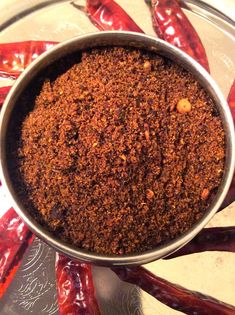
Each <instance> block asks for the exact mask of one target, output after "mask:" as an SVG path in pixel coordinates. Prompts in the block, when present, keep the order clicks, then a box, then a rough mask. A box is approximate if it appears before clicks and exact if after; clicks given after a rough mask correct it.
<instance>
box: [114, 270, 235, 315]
mask: <svg viewBox="0 0 235 315" xmlns="http://www.w3.org/2000/svg"><path fill="white" fill-rule="evenodd" d="M112 270H113V271H114V272H115V273H116V274H117V275H118V277H119V278H120V279H121V280H123V281H127V282H130V283H132V284H135V285H138V286H139V287H140V288H141V289H143V290H144V291H146V292H147V293H149V294H151V295H152V296H154V297H155V298H156V299H158V300H159V301H160V302H162V303H164V304H166V305H168V306H169V307H171V308H173V309H175V310H177V311H181V312H184V313H185V314H191V315H194V314H197V315H215V314H216V315H234V314H235V307H233V306H232V305H229V304H226V303H222V302H220V301H218V300H216V299H214V298H212V297H210V296H207V295H204V294H201V293H198V292H195V291H190V290H187V289H185V288H183V287H181V286H179V285H176V284H173V283H171V282H169V281H166V280H164V279H162V278H160V277H157V276H155V275H154V274H152V273H151V272H150V271H148V270H146V269H145V268H143V267H133V268H128V267H117V268H112Z"/></svg>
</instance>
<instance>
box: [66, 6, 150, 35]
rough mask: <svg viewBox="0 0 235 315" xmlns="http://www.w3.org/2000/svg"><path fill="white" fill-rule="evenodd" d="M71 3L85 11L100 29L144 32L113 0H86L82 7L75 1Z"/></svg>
mask: <svg viewBox="0 0 235 315" xmlns="http://www.w3.org/2000/svg"><path fill="white" fill-rule="evenodd" d="M72 5H73V6H74V7H76V8H78V9H82V10H83V11H85V12H86V13H87V15H88V17H89V19H90V20H91V22H92V23H93V24H94V25H95V26H96V27H97V28H98V29H99V30H101V31H112V30H116V31H132V32H139V33H144V32H143V31H142V29H141V28H140V27H139V26H138V25H137V24H136V23H135V22H134V20H133V19H132V18H131V17H130V16H129V15H128V14H127V13H126V12H125V11H124V10H123V9H122V7H121V6H120V5H119V4H117V3H116V2H115V1H113V0H96V1H94V0H87V1H86V7H85V8H82V7H81V6H79V5H76V4H75V3H72Z"/></svg>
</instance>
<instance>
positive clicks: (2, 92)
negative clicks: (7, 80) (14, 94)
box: [0, 86, 11, 106]
mask: <svg viewBox="0 0 235 315" xmlns="http://www.w3.org/2000/svg"><path fill="white" fill-rule="evenodd" d="M10 89H11V86H2V87H0V106H2V104H3V103H4V101H5V98H6V96H7V94H8V92H9V91H10Z"/></svg>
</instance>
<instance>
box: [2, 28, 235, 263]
mask: <svg viewBox="0 0 235 315" xmlns="http://www.w3.org/2000/svg"><path fill="white" fill-rule="evenodd" d="M117 45H123V46H129V47H138V48H144V49H145V50H149V51H152V52H156V53H158V54H160V55H163V56H165V57H167V58H169V59H171V60H172V61H174V62H176V63H178V64H180V65H181V66H182V67H184V68H186V69H187V70H188V71H190V72H191V73H192V74H193V75H194V76H195V77H196V78H197V79H198V81H199V82H200V83H201V85H202V86H203V87H204V88H205V90H206V91H207V92H208V93H209V94H210V96H211V97H212V99H213V100H214V102H215V104H216V106H217V108H218V110H219V113H220V115H221V118H222V121H223V127H224V130H225V133H226V160H225V172H224V176H223V179H222V183H221V185H220V187H219V189H218V192H217V194H216V196H215V198H214V200H213V202H212V204H211V206H210V208H209V209H208V211H207V212H206V214H205V215H204V216H203V218H202V219H201V220H200V221H198V222H197V223H196V224H195V225H194V226H193V227H192V228H191V229H190V230H189V231H188V232H187V233H185V234H184V235H182V236H180V237H178V238H176V239H175V240H173V241H171V242H169V243H167V244H165V245H162V246H159V247H156V248H155V249H153V250H150V251H147V252H143V253H138V254H133V255H121V256H114V255H112V256H111V255H99V254H95V253H91V252H87V251H84V250H81V249H79V248H76V247H74V246H71V245H69V244H67V243H65V242H62V241H61V240H59V239H58V238H56V237H55V236H53V235H52V234H51V233H49V232H48V231H46V230H45V229H44V228H43V227H42V226H40V225H39V224H38V223H37V222H36V221H35V220H34V219H33V218H32V217H31V216H30V214H29V213H28V212H27V210H26V209H25V208H24V207H23V206H22V203H21V201H20V200H19V198H18V197H17V195H16V193H15V191H14V187H13V185H12V183H11V180H10V176H9V173H8V164H7V163H8V161H7V158H6V143H7V141H8V139H7V130H8V128H9V126H10V124H11V120H12V115H13V109H14V107H15V106H16V105H17V100H18V98H19V96H20V94H21V93H22V91H23V90H24V89H25V88H26V87H27V86H28V85H29V83H30V82H32V80H33V78H34V77H35V76H37V74H38V73H39V72H40V71H41V70H43V69H45V68H46V67H47V66H48V65H50V64H52V63H54V62H55V61H57V60H59V59H60V58H62V57H64V56H66V55H68V54H70V53H73V52H75V51H81V50H85V49H87V48H91V47H97V46H117ZM0 135H1V138H0V152H1V156H0V157H1V163H0V176H1V177H0V178H1V181H2V183H3V186H4V187H5V190H6V194H7V196H8V197H9V198H10V199H11V201H12V205H13V207H14V209H15V210H16V211H17V213H18V214H19V216H20V217H21V218H22V219H23V220H24V221H25V223H26V224H27V225H28V227H29V229H30V230H31V231H32V232H33V233H35V234H36V235H37V236H38V237H40V238H41V239H42V240H44V241H45V242H46V243H47V244H49V245H51V246H52V247H53V248H55V249H56V250H57V251H59V252H61V253H64V254H66V255H68V256H70V257H74V258H77V259H80V260H82V261H85V262H90V263H94V264H99V265H104V266H111V265H113V266H114V265H116V266H118V265H138V264H145V263H147V262H151V261H153V260H156V259H159V258H162V257H164V256H167V255H169V254H170V253H172V252H174V251H176V250H177V249H179V248H180V247H182V246H183V245H185V244H186V243H187V242H189V241H190V240H191V239H192V238H193V237H194V236H195V235H196V234H197V233H198V232H199V231H200V230H201V229H202V228H203V227H204V226H205V225H206V224H207V223H208V221H209V220H210V219H211V218H212V216H213V215H214V214H215V213H216V211H217V210H218V209H219V207H220V206H221V204H222V202H223V200H224V198H225V196H226V194H227V192H228V189H229V186H230V183H231V180H232V176H233V171H234V164H235V140H234V126H233V120H232V117H231V114H230V111H229V108H228V105H227V103H226V101H225V99H224V97H223V95H222V93H221V92H220V90H219V88H218V86H217V85H216V83H215V82H214V81H213V79H212V78H211V76H210V75H209V74H208V73H207V72H206V71H205V70H204V69H203V68H202V67H201V66H200V65H199V64H198V63H197V62H195V61H194V60H193V59H192V58H191V57H189V56H188V55H186V54H185V53H184V52H182V51H181V50H179V49H177V48H175V47H174V46H172V45H170V44H168V43H166V42H164V41H162V40H159V39H157V38H154V37H151V36H147V35H143V34H137V33H132V32H115V31H114V32H99V33H93V34H87V35H83V36H79V37H76V38H73V39H70V40H68V41H65V42H63V43H61V44H59V45H58V46H56V47H55V48H53V49H51V50H50V51H48V52H46V53H44V54H43V55H41V56H40V57H39V58H38V59H37V60H36V61H34V62H33V63H32V64H31V65H30V66H29V67H28V68H27V69H26V70H25V71H24V73H23V74H22V75H21V76H20V77H19V79H18V80H17V81H16V83H15V84H14V87H13V88H12V90H11V92H10V93H9V95H8V97H7V99H6V101H5V103H4V105H3V108H2V112H1V120H0Z"/></svg>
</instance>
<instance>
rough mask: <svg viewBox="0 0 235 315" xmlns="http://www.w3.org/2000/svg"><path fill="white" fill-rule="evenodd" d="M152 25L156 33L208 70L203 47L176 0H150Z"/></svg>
mask: <svg viewBox="0 0 235 315" xmlns="http://www.w3.org/2000/svg"><path fill="white" fill-rule="evenodd" d="M151 11H152V17H153V26H154V29H155V31H156V33H157V35H158V36H159V37H160V38H162V39H164V40H165V41H167V42H169V43H170V44H172V45H174V46H176V47H178V48H180V49H182V50H183V51H185V52H186V53H187V54H189V55H190V56H191V57H193V58H194V59H195V60H196V61H198V62H199V63H200V64H201V65H202V66H203V67H204V68H205V69H206V70H207V71H208V72H210V70H209V63H208V59H207V56H206V51H205V48H204V47H203V44H202V42H201V40H200V38H199V36H198V34H197V32H196V31H195V29H194V27H193V26H192V24H191V23H190V21H189V20H188V18H187V16H186V15H185V14H184V12H183V10H182V9H181V7H180V4H179V2H178V1H177V0H151Z"/></svg>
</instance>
